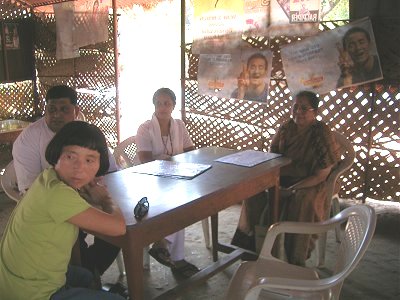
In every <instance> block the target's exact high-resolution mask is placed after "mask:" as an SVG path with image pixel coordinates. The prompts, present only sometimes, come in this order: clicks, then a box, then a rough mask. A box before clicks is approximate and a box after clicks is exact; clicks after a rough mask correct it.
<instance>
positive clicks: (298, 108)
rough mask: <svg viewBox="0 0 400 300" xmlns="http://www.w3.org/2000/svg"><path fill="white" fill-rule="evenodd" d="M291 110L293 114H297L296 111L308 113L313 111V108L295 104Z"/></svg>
mask: <svg viewBox="0 0 400 300" xmlns="http://www.w3.org/2000/svg"><path fill="white" fill-rule="evenodd" d="M292 110H293V111H294V112H297V111H301V112H308V111H312V110H315V108H312V107H307V106H297V104H295V105H293V108H292Z"/></svg>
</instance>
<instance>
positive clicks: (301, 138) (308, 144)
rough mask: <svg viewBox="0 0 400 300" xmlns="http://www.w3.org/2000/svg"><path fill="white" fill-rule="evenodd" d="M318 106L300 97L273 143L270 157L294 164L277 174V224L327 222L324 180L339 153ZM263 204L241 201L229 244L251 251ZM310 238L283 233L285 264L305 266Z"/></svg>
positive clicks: (309, 96)
mask: <svg viewBox="0 0 400 300" xmlns="http://www.w3.org/2000/svg"><path fill="white" fill-rule="evenodd" d="M318 105H319V99H318V97H317V96H316V95H315V94H314V93H312V92H309V91H302V92H300V93H298V94H297V95H296V97H295V101H294V105H293V108H292V115H293V118H292V119H290V120H289V121H288V122H286V123H285V124H283V125H282V126H281V127H280V128H279V130H278V132H277V133H276V135H275V136H274V137H273V139H272V143H271V152H274V153H281V154H283V156H285V157H289V158H291V159H292V163H291V164H290V165H288V166H286V167H283V168H282V169H281V203H282V204H283V207H282V214H281V219H282V220H284V221H298V222H319V221H321V220H325V219H326V218H327V217H328V216H327V214H328V212H329V207H328V205H329V201H327V188H326V179H327V177H328V175H329V173H330V172H331V170H332V168H333V167H334V165H335V164H336V163H337V162H338V160H339V149H338V146H337V144H336V142H335V140H334V137H333V135H332V134H331V130H330V129H329V127H328V126H327V125H325V124H324V123H323V122H321V121H318V120H317V119H316V117H317V115H318ZM265 203H266V201H265V195H257V196H255V197H253V198H251V199H248V200H246V201H244V202H243V207H242V212H241V216H240V220H239V225H238V229H237V231H236V233H235V236H234V238H233V240H232V244H234V245H237V246H239V247H244V248H247V249H250V250H252V248H253V249H254V246H253V245H254V243H255V242H253V241H254V226H255V225H256V224H257V223H258V221H259V218H260V213H261V212H262V211H263V208H262V207H263V206H265ZM266 222H267V223H266V224H268V221H266ZM314 239H315V238H314V237H311V236H310V235H295V234H287V235H286V238H285V250H286V254H287V258H288V261H289V262H290V263H293V264H297V265H304V264H305V261H306V260H307V259H308V257H309V255H310V253H311V251H312V250H313V247H314Z"/></svg>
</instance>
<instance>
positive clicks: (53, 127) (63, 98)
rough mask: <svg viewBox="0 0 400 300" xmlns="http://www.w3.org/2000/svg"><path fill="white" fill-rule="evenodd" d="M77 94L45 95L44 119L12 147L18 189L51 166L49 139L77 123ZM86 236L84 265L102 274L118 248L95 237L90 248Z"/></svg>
mask: <svg viewBox="0 0 400 300" xmlns="http://www.w3.org/2000/svg"><path fill="white" fill-rule="evenodd" d="M77 98H78V97H77V93H76V91H75V90H74V89H72V88H70V87H68V86H66V85H58V86H54V87H52V88H50V89H49V90H48V92H47V94H46V110H45V115H44V117H42V118H40V119H39V120H38V121H36V122H34V123H32V124H31V125H30V126H29V127H27V128H25V129H24V130H23V131H22V132H21V134H20V135H19V136H18V138H17V139H16V140H15V142H14V144H13V150H12V154H13V160H14V167H15V173H16V175H17V183H18V188H19V190H20V192H21V193H24V192H25V191H26V190H27V189H28V188H29V187H30V186H31V184H32V183H33V181H34V180H35V179H36V177H37V176H38V175H39V174H40V173H41V172H42V171H43V170H44V169H46V168H48V167H49V166H50V165H49V164H48V162H47V161H46V158H45V152H46V147H47V145H48V144H49V142H50V140H51V139H52V138H53V136H54V135H55V134H56V132H57V131H59V130H60V129H61V128H62V127H63V126H64V125H65V124H67V123H69V122H72V121H74V120H75V119H76V118H77V116H78V113H79V106H78V105H77ZM109 159H110V168H109V171H115V170H117V165H116V163H115V160H114V157H113V156H112V155H111V154H109ZM85 237H86V233H84V232H82V231H80V232H79V240H80V252H81V264H82V266H83V267H85V268H87V269H89V270H90V271H92V272H93V273H97V272H98V273H99V274H103V273H104V271H105V270H107V269H108V267H109V266H110V265H111V264H112V262H113V261H114V260H115V258H116V257H117V255H118V253H119V250H120V249H119V248H118V247H115V246H113V245H111V244H109V243H107V242H105V241H103V240H101V239H98V238H96V237H95V238H94V243H93V245H91V246H88V245H87V243H86V242H85Z"/></svg>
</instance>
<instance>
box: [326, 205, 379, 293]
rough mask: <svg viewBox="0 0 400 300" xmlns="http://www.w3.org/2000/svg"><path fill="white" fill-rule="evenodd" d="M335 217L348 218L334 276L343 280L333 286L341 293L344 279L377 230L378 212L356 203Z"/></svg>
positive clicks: (359, 258)
mask: <svg viewBox="0 0 400 300" xmlns="http://www.w3.org/2000/svg"><path fill="white" fill-rule="evenodd" d="M335 218H348V221H347V223H346V228H345V230H344V234H342V238H341V242H340V247H339V250H338V253H337V260H336V264H335V267H334V270H333V272H334V275H333V278H332V279H333V280H335V279H337V280H338V281H340V280H341V282H340V284H338V285H337V286H335V287H334V288H333V290H334V291H335V293H337V295H339V293H340V290H341V288H342V285H343V281H344V279H345V278H346V277H347V276H348V275H349V274H350V273H351V272H352V271H353V270H354V268H355V267H356V266H357V264H358V263H359V261H360V260H361V258H362V257H363V255H364V253H365V252H366V251H367V249H368V246H369V243H370V242H371V240H372V237H373V235H374V232H375V227H376V214H375V211H374V209H373V208H372V207H370V206H368V205H354V206H351V207H349V208H346V209H345V210H343V211H341V212H340V213H339V214H337V215H336V216H335V217H334V218H333V219H335Z"/></svg>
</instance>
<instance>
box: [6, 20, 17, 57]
mask: <svg viewBox="0 0 400 300" xmlns="http://www.w3.org/2000/svg"><path fill="white" fill-rule="evenodd" d="M4 42H5V48H6V49H14V50H18V49H19V33H18V24H17V23H5V24H4Z"/></svg>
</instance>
